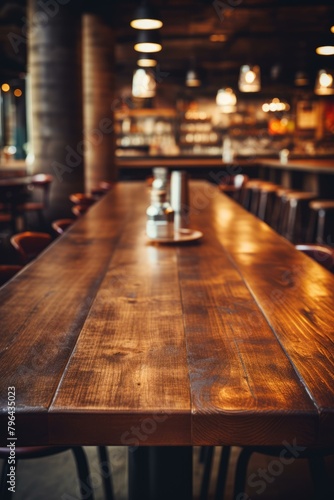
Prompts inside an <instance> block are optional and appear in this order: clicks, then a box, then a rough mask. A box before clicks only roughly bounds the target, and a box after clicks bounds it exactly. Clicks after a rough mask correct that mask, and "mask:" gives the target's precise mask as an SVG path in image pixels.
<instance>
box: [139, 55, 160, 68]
mask: <svg viewBox="0 0 334 500" xmlns="http://www.w3.org/2000/svg"><path fill="white" fill-rule="evenodd" d="M157 64H158V62H157V60H156V59H154V57H153V56H151V55H150V54H139V57H138V60H137V65H138V66H140V67H141V68H154V66H156V65H157Z"/></svg>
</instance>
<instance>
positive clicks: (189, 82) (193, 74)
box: [186, 69, 202, 87]
mask: <svg viewBox="0 0 334 500" xmlns="http://www.w3.org/2000/svg"><path fill="white" fill-rule="evenodd" d="M201 84H202V82H201V79H200V76H199V74H198V71H197V70H196V69H190V70H189V71H187V74H186V86H187V87H200V86H201Z"/></svg>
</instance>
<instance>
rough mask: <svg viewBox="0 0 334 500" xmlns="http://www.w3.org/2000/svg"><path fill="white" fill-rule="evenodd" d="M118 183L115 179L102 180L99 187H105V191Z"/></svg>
mask: <svg viewBox="0 0 334 500" xmlns="http://www.w3.org/2000/svg"><path fill="white" fill-rule="evenodd" d="M115 185H116V183H115V182H113V181H101V182H100V184H99V187H100V188H101V189H103V190H104V191H105V192H107V191H110V189H112V188H114V187H115Z"/></svg>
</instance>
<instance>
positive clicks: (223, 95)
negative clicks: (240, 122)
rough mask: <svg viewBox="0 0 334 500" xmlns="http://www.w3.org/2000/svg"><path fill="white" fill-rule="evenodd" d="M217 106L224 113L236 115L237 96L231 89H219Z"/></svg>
mask: <svg viewBox="0 0 334 500" xmlns="http://www.w3.org/2000/svg"><path fill="white" fill-rule="evenodd" d="M216 104H217V106H219V108H220V110H221V111H222V112H223V113H234V112H235V111H236V104H237V96H236V95H235V93H234V92H233V90H232V89H231V88H230V87H227V88H225V89H219V90H218V92H217V96H216Z"/></svg>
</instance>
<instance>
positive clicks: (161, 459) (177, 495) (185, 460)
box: [149, 446, 192, 500]
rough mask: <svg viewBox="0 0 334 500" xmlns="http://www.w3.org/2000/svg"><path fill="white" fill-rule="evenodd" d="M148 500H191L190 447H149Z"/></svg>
mask: <svg viewBox="0 0 334 500" xmlns="http://www.w3.org/2000/svg"><path fill="white" fill-rule="evenodd" d="M149 465H150V496H149V498H150V500H157V499H159V500H171V499H173V500H191V499H192V447H191V446H155V447H150V455H149Z"/></svg>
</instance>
